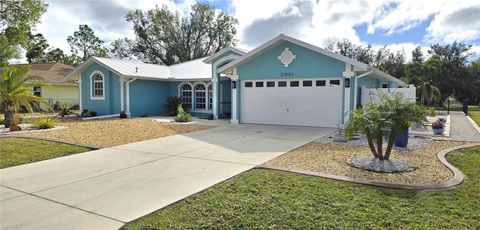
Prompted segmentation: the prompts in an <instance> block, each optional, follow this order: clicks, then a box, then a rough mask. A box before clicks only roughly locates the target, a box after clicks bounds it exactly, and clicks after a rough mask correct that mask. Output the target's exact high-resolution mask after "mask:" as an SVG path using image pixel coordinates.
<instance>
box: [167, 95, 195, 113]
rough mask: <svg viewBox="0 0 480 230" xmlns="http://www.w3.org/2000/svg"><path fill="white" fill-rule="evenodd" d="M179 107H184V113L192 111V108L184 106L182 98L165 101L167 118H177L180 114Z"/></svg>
mask: <svg viewBox="0 0 480 230" xmlns="http://www.w3.org/2000/svg"><path fill="white" fill-rule="evenodd" d="M179 105H182V109H183V110H184V111H186V112H189V111H190V108H188V107H187V106H185V105H183V104H182V98H181V97H177V96H171V97H168V98H167V100H166V101H165V105H164V108H165V114H166V115H167V116H176V115H177V112H178V111H177V110H178V106H179Z"/></svg>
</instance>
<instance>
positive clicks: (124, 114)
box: [120, 111, 127, 119]
mask: <svg viewBox="0 0 480 230" xmlns="http://www.w3.org/2000/svg"><path fill="white" fill-rule="evenodd" d="M120 118H122V119H123V118H127V113H125V111H122V112H120Z"/></svg>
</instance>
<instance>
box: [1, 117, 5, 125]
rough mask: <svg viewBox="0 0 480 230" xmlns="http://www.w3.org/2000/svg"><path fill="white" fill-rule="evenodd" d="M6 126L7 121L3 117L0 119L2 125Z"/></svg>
mask: <svg viewBox="0 0 480 230" xmlns="http://www.w3.org/2000/svg"><path fill="white" fill-rule="evenodd" d="M4 124H5V119H3V117H0V125H4Z"/></svg>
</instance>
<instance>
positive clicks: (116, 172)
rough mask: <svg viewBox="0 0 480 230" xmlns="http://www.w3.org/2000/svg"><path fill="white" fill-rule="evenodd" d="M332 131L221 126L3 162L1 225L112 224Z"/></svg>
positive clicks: (88, 226)
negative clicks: (9, 165) (46, 157)
mask: <svg viewBox="0 0 480 230" xmlns="http://www.w3.org/2000/svg"><path fill="white" fill-rule="evenodd" d="M333 131H334V130H333V129H322V128H304V127H287V126H267V125H238V126H226V127H220V128H215V129H209V130H204V131H199V132H194V133H188V134H184V135H175V136H169V137H164V138H159V139H154V140H149V141H143V142H137V143H132V144H128V145H123V146H117V147H115V148H107V149H101V150H96V151H91V152H87V153H82V154H77V155H72V156H67V157H61V158H57V159H53V160H47V161H42V162H37V163H32V164H27V165H22V166H17V167H12V168H7V169H3V170H0V229H116V228H119V227H120V226H122V225H123V224H125V223H126V222H129V221H132V220H134V219H136V218H139V217H141V216H143V215H146V214H148V213H150V212H153V211H155V210H157V209H160V208H162V207H165V206H167V205H169V204H172V203H174V202H176V201H178V200H181V199H183V198H185V197H188V196H190V195H192V194H195V193H197V192H199V191H202V190H204V189H206V188H208V187H210V186H212V185H214V184H217V183H219V182H221V181H223V180H226V179H228V178H230V177H232V176H235V175H237V174H239V173H242V172H244V171H246V170H249V169H251V168H253V167H255V166H256V165H258V164H261V163H263V162H265V161H268V160H270V159H272V158H275V157H277V156H279V155H281V154H283V153H285V152H287V151H290V150H292V149H294V148H297V147H299V146H301V145H304V144H306V143H308V142H310V141H312V140H314V139H317V138H319V137H321V136H324V135H327V134H329V133H332V132H333ZM112 135H114V134H112Z"/></svg>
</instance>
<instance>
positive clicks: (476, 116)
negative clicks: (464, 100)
mask: <svg viewBox="0 0 480 230" xmlns="http://www.w3.org/2000/svg"><path fill="white" fill-rule="evenodd" d="M468 115H469V116H470V117H471V118H472V119H473V120H474V121H475V122H477V124H478V125H480V111H471V112H468Z"/></svg>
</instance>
